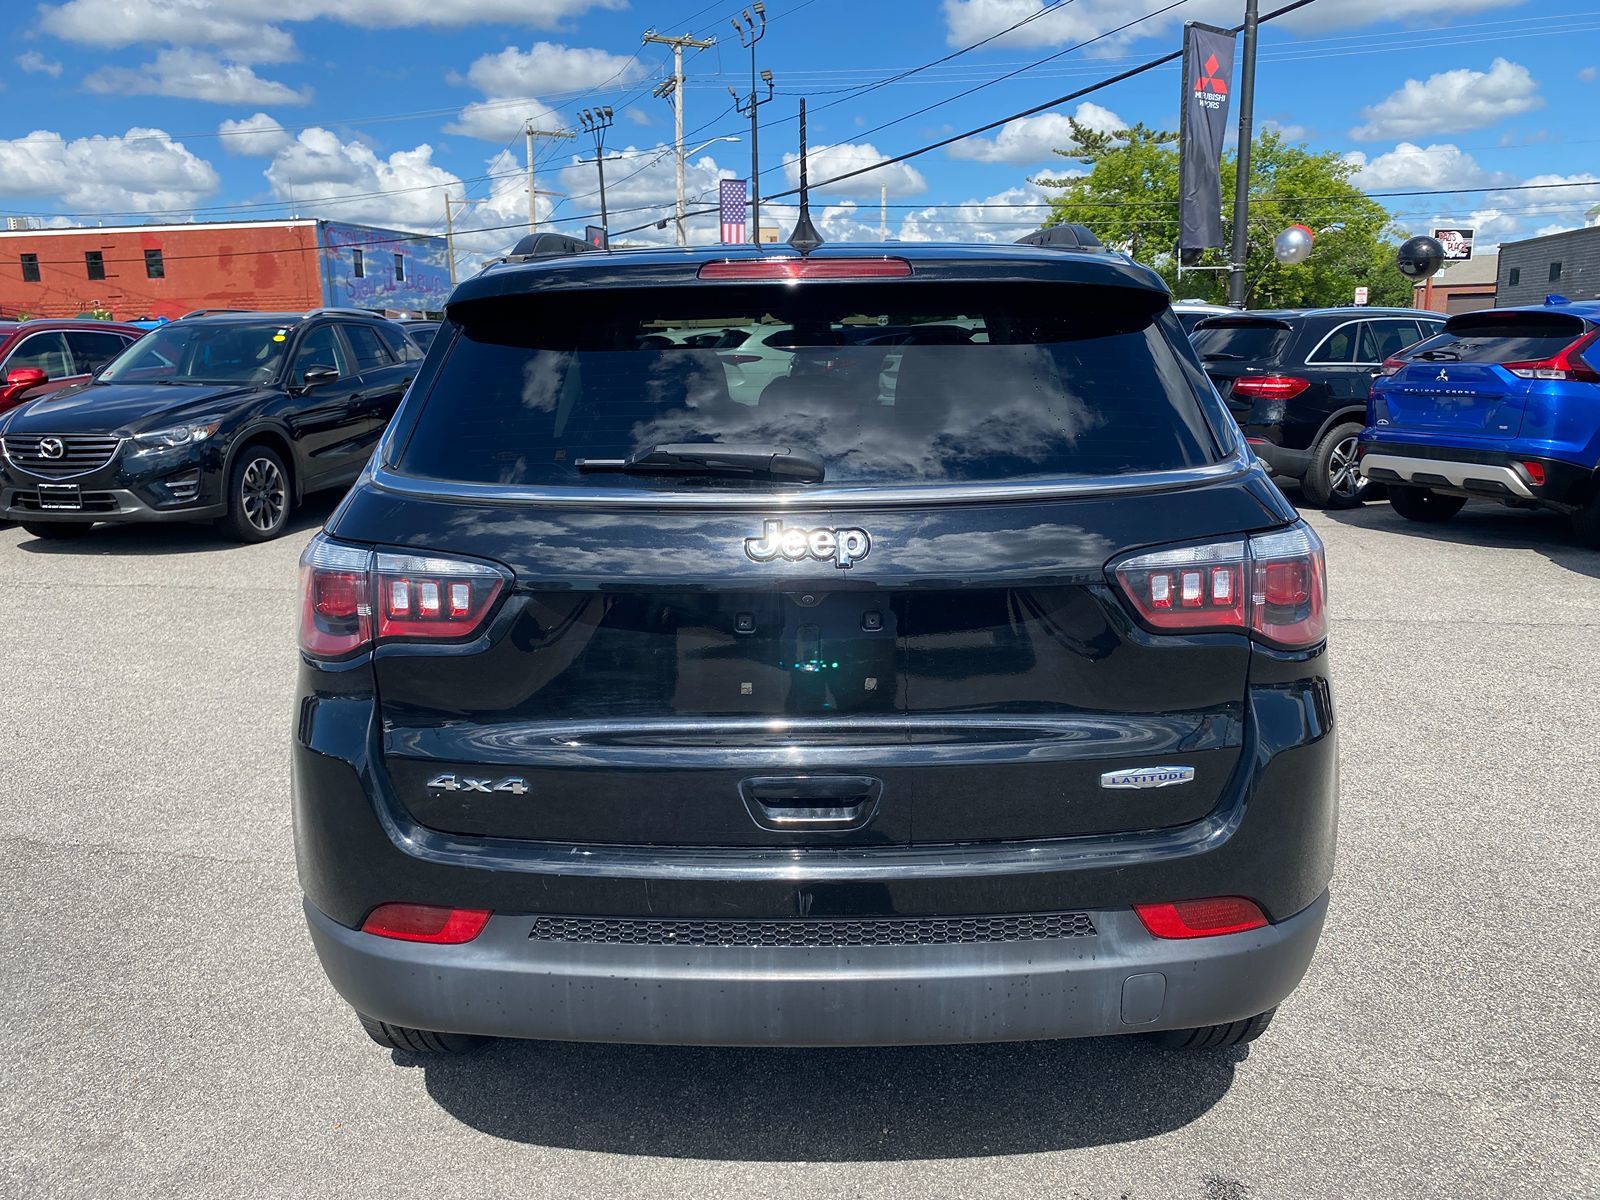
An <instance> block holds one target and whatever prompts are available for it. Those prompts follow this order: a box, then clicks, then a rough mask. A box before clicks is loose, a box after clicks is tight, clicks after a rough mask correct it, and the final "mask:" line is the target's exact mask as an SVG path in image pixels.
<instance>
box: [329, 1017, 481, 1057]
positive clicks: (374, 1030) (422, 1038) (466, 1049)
mask: <svg viewBox="0 0 1600 1200" xmlns="http://www.w3.org/2000/svg"><path fill="white" fill-rule="evenodd" d="M356 1016H357V1017H358V1018H360V1020H361V1028H363V1029H365V1030H366V1031H367V1036H368V1037H370V1038H371V1039H372V1040H373V1041H375V1042H377V1043H378V1045H380V1046H383V1047H384V1048H386V1049H389V1050H404V1051H406V1052H407V1053H408V1054H469V1053H471V1052H472V1051H474V1050H476V1049H478V1048H479V1047H480V1046H486V1045H488V1044H489V1043H490V1042H491V1041H493V1040H494V1039H493V1038H486V1037H477V1036H475V1035H473V1034H470V1033H435V1032H434V1031H433V1030H431V1029H412V1028H411V1027H410V1026H408V1025H390V1024H389V1023H388V1022H387V1021H379V1020H377V1019H376V1018H374V1017H369V1016H367V1014H366V1013H357V1014H356Z"/></svg>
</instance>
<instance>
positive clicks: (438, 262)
mask: <svg viewBox="0 0 1600 1200" xmlns="http://www.w3.org/2000/svg"><path fill="white" fill-rule="evenodd" d="M319 234H320V237H319V239H318V241H319V244H320V246H321V252H322V286H323V302H324V303H325V304H327V305H329V306H330V307H334V308H373V309H382V310H388V311H390V312H394V313H402V312H404V313H417V314H421V313H428V312H438V311H439V310H441V309H442V308H444V304H445V301H446V300H447V299H449V296H450V265H449V262H448V259H447V258H446V251H445V241H444V239H443V238H442V237H425V238H419V237H417V236H416V235H414V234H407V233H405V232H403V231H401V230H395V229H378V228H376V227H374V226H371V225H346V224H343V223H341V222H338V221H323V222H322V223H321V224H320V226H319ZM397 259H398V262H397V261H396V260H397Z"/></svg>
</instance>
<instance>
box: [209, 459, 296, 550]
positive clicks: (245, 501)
mask: <svg viewBox="0 0 1600 1200" xmlns="http://www.w3.org/2000/svg"><path fill="white" fill-rule="evenodd" d="M293 506H294V498H293V495H292V494H291V492H290V489H289V472H288V470H287V469H286V468H285V467H284V465H283V459H281V458H279V457H278V454H277V452H276V451H275V450H271V449H269V448H268V447H266V446H246V447H245V448H244V449H243V450H241V451H239V453H238V455H237V456H236V457H235V458H234V460H233V469H232V470H230V471H229V472H228V515H227V516H225V517H223V518H222V520H223V524H225V525H226V526H227V527H228V529H229V531H230V532H232V534H233V536H234V537H236V538H238V539H239V540H240V541H241V542H266V541H270V540H271V539H273V538H275V537H277V536H278V535H279V534H280V533H282V532H283V529H284V526H285V525H287V524H288V522H289V510H290V509H291V508H292V507H293Z"/></svg>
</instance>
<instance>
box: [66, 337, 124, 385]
mask: <svg viewBox="0 0 1600 1200" xmlns="http://www.w3.org/2000/svg"><path fill="white" fill-rule="evenodd" d="M131 340H132V339H131V338H125V337H123V336H122V335H121V334H116V333H100V332H98V331H97V330H90V329H81V330H73V331H71V332H69V333H68V334H67V345H68V346H70V347H71V348H72V362H73V365H74V366H75V367H76V368H77V371H78V374H80V375H89V374H92V373H93V372H95V371H98V370H99V369H100V368H101V367H103V366H105V365H106V364H107V363H108V362H110V361H111V360H112V359H113V358H115V357H116V356H117V355H119V354H121V353H122V352H123V351H124V350H125V349H127V347H128V343H129V342H130V341H131Z"/></svg>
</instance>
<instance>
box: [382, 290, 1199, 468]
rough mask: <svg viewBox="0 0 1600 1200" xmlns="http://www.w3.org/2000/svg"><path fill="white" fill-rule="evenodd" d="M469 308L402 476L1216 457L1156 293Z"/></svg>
mask: <svg viewBox="0 0 1600 1200" xmlns="http://www.w3.org/2000/svg"><path fill="white" fill-rule="evenodd" d="M463 309H464V311H458V312H456V313H453V314H452V315H453V317H455V318H456V319H457V320H459V322H460V329H459V332H458V333H457V334H456V335H455V338H454V341H453V343H452V344H451V345H450V348H449V351H448V354H447V356H446V358H445V360H444V362H443V364H442V365H441V367H440V371H439V375H438V377H437V379H436V380H435V382H434V383H433V385H432V388H431V390H430V391H429V393H428V395H427V398H426V400H425V401H424V402H423V406H422V409H421V412H420V413H419V414H418V415H417V416H416V420H415V424H414V426H413V428H412V429H411V430H410V432H409V434H408V435H404V437H405V440H404V446H403V448H402V450H401V452H400V455H399V458H398V461H397V462H396V464H395V465H396V466H397V467H398V468H399V469H400V470H401V471H404V472H406V473H409V474H413V475H419V476H426V477H430V478H438V479H450V480H460V481H464V482H476V483H500V484H522V485H537V486H572V487H587V488H608V487H612V488H614V487H619V486H622V487H635V488H641V487H642V488H648V487H675V488H682V487H684V486H690V487H696V486H704V487H715V488H730V487H741V486H742V487H750V486H756V487H771V486H775V485H773V484H770V483H767V482H759V483H748V482H746V483H743V484H741V483H739V482H738V481H736V480H732V479H730V478H727V477H722V478H717V479H689V480H685V479H684V478H683V477H681V476H680V477H677V478H676V479H661V478H659V477H650V476H641V475H626V476H624V475H620V474H615V473H610V474H605V473H580V472H578V471H577V470H576V468H575V465H574V464H575V463H576V462H577V461H578V460H580V459H619V458H627V457H629V456H630V455H634V454H636V453H639V452H641V451H646V450H648V449H649V447H651V446H656V445H664V444H672V443H685V442H710V443H722V444H741V445H748V444H758V445H763V446H766V445H772V446H781V447H788V448H790V449H792V450H796V451H807V452H810V453H812V454H815V455H817V456H818V457H819V458H821V460H822V462H823V464H824V468H825V471H826V476H825V481H826V483H828V484H830V485H834V484H876V483H903V484H915V483H953V482H978V481H983V482H996V481H1011V480H1027V479H1044V478H1054V477H1060V476H1075V475H1103V474H1121V473H1124V472H1137V471H1151V470H1163V469H1172V468H1180V467H1188V466H1196V465H1200V464H1203V463H1207V462H1211V461H1214V459H1215V456H1216V449H1215V443H1214V441H1213V439H1212V437H1211V435H1210V433H1209V431H1208V429H1207V426H1206V424H1205V420H1204V417H1203V414H1202V412H1201V409H1200V405H1199V400H1198V398H1197V395H1196V386H1195V383H1194V381H1193V377H1191V376H1190V375H1189V374H1188V373H1187V372H1186V371H1185V368H1184V365H1183V363H1182V361H1181V360H1180V358H1179V357H1178V355H1177V353H1176V352H1175V351H1174V349H1173V347H1172V346H1171V345H1170V344H1169V343H1168V341H1167V339H1166V336H1165V334H1164V333H1163V330H1162V326H1161V322H1160V321H1159V317H1160V315H1161V313H1162V312H1163V311H1164V310H1165V303H1164V297H1161V296H1159V295H1151V294H1147V293H1143V292H1138V291H1134V290H1131V289H1107V288H1094V289H1087V288H1083V287H1067V286H1061V285H1054V286H1044V285H1026V284H1025V285H1008V286H1007V287H1005V288H994V287H989V286H985V285H973V284H967V285H962V286H953V285H947V284H930V283H917V284H907V283H900V284H897V285H883V284H866V285H855V284H850V285H841V284H813V285H802V286H800V287H787V286H782V285H779V286H776V287H775V286H772V285H761V286H747V285H741V286H718V285H707V286H705V287H703V288H702V287H695V286H693V285H691V286H687V287H671V288H660V289H655V290H646V289H639V290H637V291H626V292H619V291H600V290H596V291H588V292H577V293H572V292H562V293H544V294H542V295H535V296H533V297H523V298H507V299H496V300H493V301H480V302H478V304H477V305H476V306H475V307H474V306H463ZM919 330H920V331H923V333H924V334H925V335H926V336H920V337H919ZM741 335H743V336H741ZM441 336H443V335H441Z"/></svg>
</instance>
